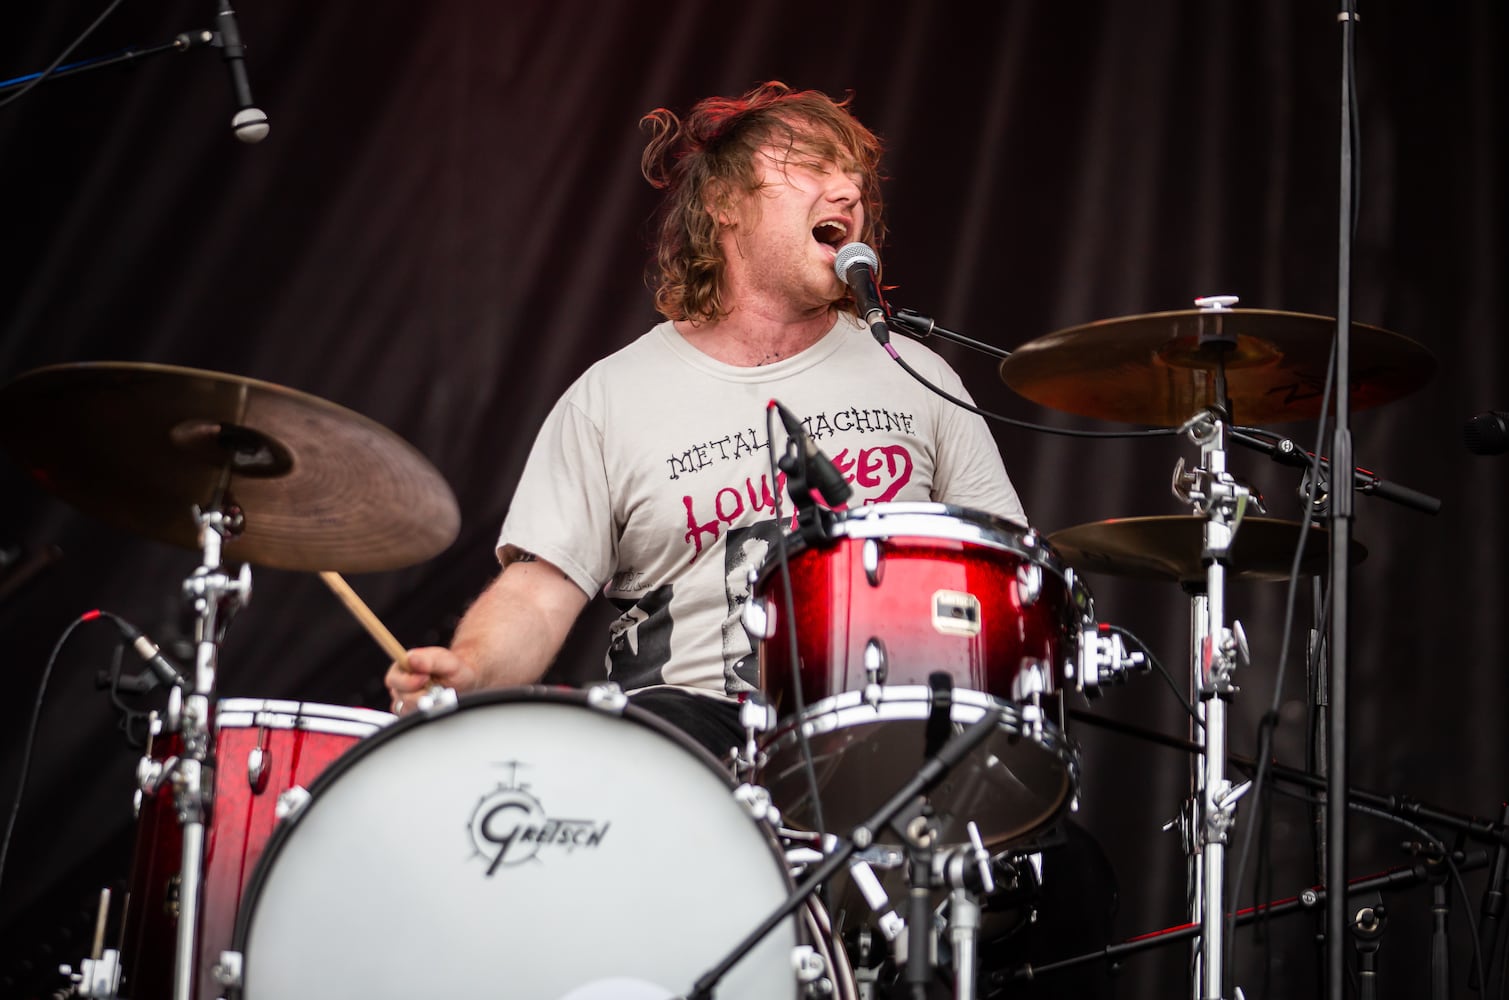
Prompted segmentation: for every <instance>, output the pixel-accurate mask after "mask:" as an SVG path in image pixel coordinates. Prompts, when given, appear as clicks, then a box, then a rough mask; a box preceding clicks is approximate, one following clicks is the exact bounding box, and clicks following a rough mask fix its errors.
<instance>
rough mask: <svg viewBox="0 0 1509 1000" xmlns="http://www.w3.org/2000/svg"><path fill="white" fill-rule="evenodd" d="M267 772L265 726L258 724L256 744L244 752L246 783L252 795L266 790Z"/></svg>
mask: <svg viewBox="0 0 1509 1000" xmlns="http://www.w3.org/2000/svg"><path fill="white" fill-rule="evenodd" d="M267 774H268V756H267V727H266V726H260V727H258V729H257V745H256V746H254V747H252V748H251V749H250V750H249V751H247V754H246V783H247V784H248V785H249V786H250V787H251V790H252V794H253V795H261V794H262V793H263V792H264V791H266V790H267Z"/></svg>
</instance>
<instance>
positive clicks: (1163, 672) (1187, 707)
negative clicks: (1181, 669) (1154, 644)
mask: <svg viewBox="0 0 1509 1000" xmlns="http://www.w3.org/2000/svg"><path fill="white" fill-rule="evenodd" d="M1100 628H1101V629H1102V630H1103V631H1106V632H1110V633H1112V634H1114V635H1119V636H1121V637H1122V638H1123V639H1127V640H1129V641H1130V642H1131V643H1132V644H1133V645H1135V646H1136V647H1137V650H1138V652H1140V653H1141V654H1142V655H1143V656H1146V657H1147V661H1148V663H1150V664H1151V665H1152V667H1153V669H1154V670H1156V671H1158V673H1159V675H1160V676H1162V678H1163V679H1164V681H1165V682H1167V684H1168V686H1169V689H1170V690H1172V691H1173V692H1174V697H1175V698H1177V699H1179V704H1180V705H1183V706H1184V711H1186V712H1188V713H1189V717H1190V718H1191V719H1193V720H1194V722H1195V727H1196V728H1197V729H1204V728H1205V724H1204V723H1203V722H1201V721H1200V713H1199V712H1197V711H1195V706H1194V705H1192V704H1190V701H1189V699H1188V698H1186V697H1185V696H1184V691H1183V690H1182V689H1181V688H1180V687H1179V682H1178V681H1176V680H1174V675H1173V674H1171V673H1169V671H1168V668H1167V667H1165V666H1164V665H1163V662H1162V661H1161V660H1159V659H1158V657H1156V656H1154V655H1153V651H1152V650H1151V649H1149V648H1148V645H1147V643H1145V642H1143V641H1142V640H1141V639H1140V638H1138V637H1137V636H1136V635H1134V634H1133V633H1132V632H1131V631H1129V630H1127V629H1125V628H1123V627H1121V626H1120V625H1101V626H1100Z"/></svg>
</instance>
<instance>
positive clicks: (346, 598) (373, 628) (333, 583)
mask: <svg viewBox="0 0 1509 1000" xmlns="http://www.w3.org/2000/svg"><path fill="white" fill-rule="evenodd" d="M320 579H321V580H324V581H325V586H327V587H329V588H330V589H331V590H332V591H334V592H335V596H336V597H339V598H340V599H341V603H342V604H344V605H345V606H346V610H347V611H349V612H351V614H352V615H353V616H354V617H355V618H356V620H357V621H358V622H359V623H361V627H362V628H364V629H366V630H367V634H368V635H370V636H371V637H372V638H374V639H376V640H377V644H378V645H379V646H381V647H382V649H383V652H384V653H387V654H388V655H389V656H390V657H392V658H393V659H394V660H395V661H397V663H398V665H399V667H400V668H402V669H404V670H407V669H408V668H409V653H408V650H406V649H404V648H403V643H401V642H399V641H398V640H397V639H396V638H394V636H393V633H392V632H389V631H388V627H387V626H386V625H384V624H383V623H382V620H381V619H379V618H378V617H377V615H375V614H373V613H372V609H371V608H369V607H367V604H366V602H365V601H363V600H362V599H361V598H360V597H359V596H357V593H356V591H354V590H352V589H351V585H350V584H349V583H347V582H346V581H345V579H344V578H343V577H342V576H341V575H340V574H339V573H336V572H333V571H331V570H326V571H324V572H322V573H320Z"/></svg>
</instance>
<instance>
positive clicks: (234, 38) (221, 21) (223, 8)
mask: <svg viewBox="0 0 1509 1000" xmlns="http://www.w3.org/2000/svg"><path fill="white" fill-rule="evenodd" d="M218 2H219V13H217V14H216V15H215V30H216V32H217V33H218V34H219V36H220V48H221V51H223V52H224V53H225V54H224V57H223V58H224V59H225V65H226V68H227V69H228V70H230V74H231V93H232V94H233V95H234V96H235V98H236V113H235V115H233V116H232V117H231V130H232V131H233V132H235V133H236V138H237V139H240V140H241V141H242V142H244V143H247V144H251V143H254V142H261V141H262V140H263V139H265V138H267V133H268V131H269V130H270V128H271V126H270V125H268V123H267V114H266V112H264V111H263V110H262V109H261V108H259V107H257V106H256V105H255V104H253V103H252V94H251V84H250V83H249V82H248V81H247V79H246V46H244V45H242V44H241V29H240V28H239V27H237V26H236V12H235V11H234V10H232V9H231V4H230V0H218Z"/></svg>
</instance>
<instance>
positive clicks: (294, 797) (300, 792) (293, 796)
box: [273, 785, 310, 823]
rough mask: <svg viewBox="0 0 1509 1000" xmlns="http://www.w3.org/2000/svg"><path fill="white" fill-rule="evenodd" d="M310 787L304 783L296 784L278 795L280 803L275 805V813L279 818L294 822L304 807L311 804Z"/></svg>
mask: <svg viewBox="0 0 1509 1000" xmlns="http://www.w3.org/2000/svg"><path fill="white" fill-rule="evenodd" d="M309 799H310V795H309V789H307V788H305V787H304V786H303V785H294V786H293V787H292V788H290V789H288V790H287V791H285V792H283V794H281V795H279V796H278V804H277V805H276V806H274V807H273V815H274V816H276V817H277V818H278V820H279V821H280V822H281V821H284V820H287V821H288V822H290V823H291V822H293V821H294V820H295V819H298V817H299V814H300V813H302V812H303V811H304V807H305V806H307V805H309Z"/></svg>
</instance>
